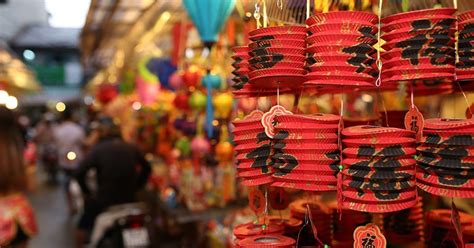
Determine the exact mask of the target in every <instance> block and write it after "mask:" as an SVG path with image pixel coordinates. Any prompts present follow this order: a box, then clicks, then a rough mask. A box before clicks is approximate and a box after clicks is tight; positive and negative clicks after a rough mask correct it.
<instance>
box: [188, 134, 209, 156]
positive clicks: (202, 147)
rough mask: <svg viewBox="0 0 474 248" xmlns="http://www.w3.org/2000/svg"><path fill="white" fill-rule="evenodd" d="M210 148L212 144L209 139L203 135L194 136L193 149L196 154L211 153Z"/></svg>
mask: <svg viewBox="0 0 474 248" xmlns="http://www.w3.org/2000/svg"><path fill="white" fill-rule="evenodd" d="M210 150H211V144H209V141H208V140H207V139H206V138H204V136H202V135H198V136H196V137H194V139H193V140H192V141H191V151H192V152H193V153H194V154H196V155H202V154H206V153H209V151H210Z"/></svg>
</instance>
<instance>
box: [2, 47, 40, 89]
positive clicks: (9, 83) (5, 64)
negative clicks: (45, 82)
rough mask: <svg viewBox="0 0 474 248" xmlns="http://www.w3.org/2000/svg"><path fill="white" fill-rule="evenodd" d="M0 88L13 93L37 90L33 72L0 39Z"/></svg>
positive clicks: (38, 85)
mask: <svg viewBox="0 0 474 248" xmlns="http://www.w3.org/2000/svg"><path fill="white" fill-rule="evenodd" d="M0 88H6V89H7V90H10V91H12V92H14V93H24V92H34V91H39V90H40V89H41V86H40V84H39V82H38V81H37V80H36V78H35V74H34V73H33V72H32V71H31V70H29V69H28V67H27V66H26V65H25V64H24V63H23V62H22V61H21V60H20V59H19V58H17V57H16V56H15V55H14V54H13V52H12V51H10V50H9V48H8V47H7V45H6V44H5V43H3V42H1V41H0Z"/></svg>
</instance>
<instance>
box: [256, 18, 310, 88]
mask: <svg viewBox="0 0 474 248" xmlns="http://www.w3.org/2000/svg"><path fill="white" fill-rule="evenodd" d="M281 34H285V35H287V36H285V37H282V38H279V36H280V35H281ZM249 35H250V40H252V41H253V42H252V43H250V44H249V49H250V50H249V54H250V58H249V68H250V72H249V83H250V84H252V85H253V86H254V87H256V88H275V89H276V88H280V87H282V88H287V87H289V88H298V87H300V86H301V84H302V83H303V81H304V80H305V78H304V74H305V73H306V71H305V69H304V61H305V59H304V58H305V38H306V28H305V27H304V26H279V27H269V28H261V29H256V30H253V31H251V32H250V33H249Z"/></svg>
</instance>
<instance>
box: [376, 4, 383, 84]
mask: <svg viewBox="0 0 474 248" xmlns="http://www.w3.org/2000/svg"><path fill="white" fill-rule="evenodd" d="M382 3H383V0H379V6H378V7H379V9H378V17H379V20H378V21H379V23H378V28H379V29H378V32H377V41H378V45H379V47H378V49H377V61H376V62H375V63H376V65H377V69H378V70H379V75H378V77H377V80H376V81H375V86H377V87H380V85H382V60H381V59H380V49H382V45H381V40H382V39H381V38H380V36H381V31H382V21H381V20H382Z"/></svg>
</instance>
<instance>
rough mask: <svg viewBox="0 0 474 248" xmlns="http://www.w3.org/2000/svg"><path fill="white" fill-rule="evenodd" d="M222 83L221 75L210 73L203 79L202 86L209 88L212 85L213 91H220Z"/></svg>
mask: <svg viewBox="0 0 474 248" xmlns="http://www.w3.org/2000/svg"><path fill="white" fill-rule="evenodd" d="M221 81H222V80H221V77H219V75H217V74H212V73H209V74H207V75H206V76H205V77H203V78H202V86H204V87H206V88H207V86H208V85H210V86H211V88H213V89H219V88H220V87H221Z"/></svg>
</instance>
